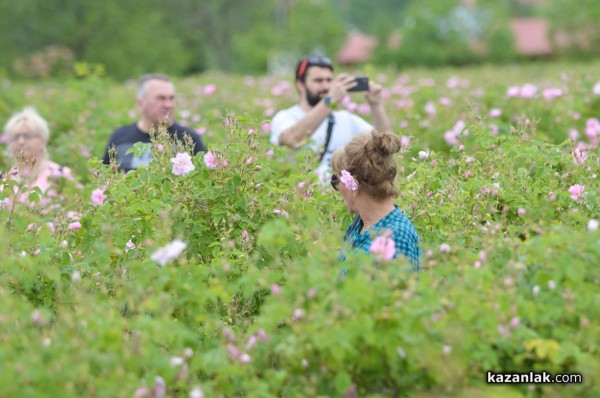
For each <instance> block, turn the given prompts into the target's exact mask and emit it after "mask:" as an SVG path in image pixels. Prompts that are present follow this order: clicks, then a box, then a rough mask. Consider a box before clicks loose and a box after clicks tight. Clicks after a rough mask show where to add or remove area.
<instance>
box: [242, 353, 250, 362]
mask: <svg viewBox="0 0 600 398" xmlns="http://www.w3.org/2000/svg"><path fill="white" fill-rule="evenodd" d="M251 360H252V358H251V357H250V355H248V354H246V353H243V354H242V355H240V362H241V363H250V361H251Z"/></svg>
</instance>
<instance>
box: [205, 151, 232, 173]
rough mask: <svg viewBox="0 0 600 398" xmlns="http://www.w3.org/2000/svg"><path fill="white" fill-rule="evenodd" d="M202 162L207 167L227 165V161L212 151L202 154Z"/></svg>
mask: <svg viewBox="0 0 600 398" xmlns="http://www.w3.org/2000/svg"><path fill="white" fill-rule="evenodd" d="M204 164H205V165H206V167H208V168H209V169H214V168H217V167H225V166H227V165H228V162H227V160H226V159H225V158H223V157H222V156H220V155H216V154H214V153H213V152H211V151H208V152H206V153H205V154H204Z"/></svg>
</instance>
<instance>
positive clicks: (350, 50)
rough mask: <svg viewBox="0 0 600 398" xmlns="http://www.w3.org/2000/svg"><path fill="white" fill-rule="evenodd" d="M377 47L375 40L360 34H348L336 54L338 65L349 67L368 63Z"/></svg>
mask: <svg viewBox="0 0 600 398" xmlns="http://www.w3.org/2000/svg"><path fill="white" fill-rule="evenodd" d="M376 46H377V39H376V38H374V37H372V36H367V35H364V34H362V33H357V32H355V33H350V34H349V35H348V37H347V38H346V43H344V45H343V46H342V49H341V50H340V51H339V52H338V53H337V56H336V60H337V63H338V64H341V65H350V64H358V63H361V62H367V61H370V60H371V59H372V58H373V49H374V48H375V47H376Z"/></svg>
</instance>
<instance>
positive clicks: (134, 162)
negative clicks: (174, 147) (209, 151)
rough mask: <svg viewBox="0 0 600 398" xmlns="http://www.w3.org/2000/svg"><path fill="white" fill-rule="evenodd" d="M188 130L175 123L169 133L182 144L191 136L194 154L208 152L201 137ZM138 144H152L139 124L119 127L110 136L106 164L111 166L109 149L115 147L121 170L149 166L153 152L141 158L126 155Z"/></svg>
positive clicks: (148, 135) (143, 154)
mask: <svg viewBox="0 0 600 398" xmlns="http://www.w3.org/2000/svg"><path fill="white" fill-rule="evenodd" d="M188 130H190V129H188V128H186V127H183V126H180V125H179V124H177V123H173V124H172V125H171V126H170V127H169V128H168V129H167V131H168V132H169V134H170V135H171V137H173V138H174V137H176V138H177V140H178V141H180V142H181V143H184V142H185V139H184V136H185V135H189V136H190V138H191V139H192V141H193V142H194V154H196V153H198V152H206V147H205V146H204V144H203V143H202V140H201V139H200V136H199V135H198V134H196V133H195V132H188ZM136 142H142V143H150V142H151V141H150V134H148V133H145V132H143V131H142V130H140V129H139V128H138V126H137V123H133V124H128V125H127V126H123V127H119V128H118V129H116V130H115V132H114V133H112V135H111V136H110V139H109V140H108V145H107V146H106V150H105V151H104V160H103V162H104V164H110V157H109V154H108V153H109V149H110V148H112V147H113V146H114V147H116V148H117V152H116V153H115V158H116V160H117V164H119V167H120V169H121V170H123V171H125V172H127V171H129V170H135V169H137V168H138V167H140V166H148V164H149V163H150V161H151V160H152V154H151V152H149V151H148V152H144V153H142V154H141V156H140V157H135V156H133V153H130V154H127V155H126V154H125V153H126V152H127V151H128V150H129V149H130V148H132V147H133V145H134V144H135V143H136Z"/></svg>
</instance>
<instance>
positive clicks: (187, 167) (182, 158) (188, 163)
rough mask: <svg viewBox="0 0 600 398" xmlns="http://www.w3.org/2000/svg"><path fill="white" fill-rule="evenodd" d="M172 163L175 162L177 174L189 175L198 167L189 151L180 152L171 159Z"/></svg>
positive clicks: (174, 170) (174, 172) (174, 166)
mask: <svg viewBox="0 0 600 398" xmlns="http://www.w3.org/2000/svg"><path fill="white" fill-rule="evenodd" d="M171 163H173V174H175V175H176V176H184V175H187V174H188V173H189V172H190V171H192V170H194V169H195V168H196V166H194V164H193V163H192V157H191V156H190V155H189V154H187V153H178V154H177V155H175V157H174V158H172V159H171Z"/></svg>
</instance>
